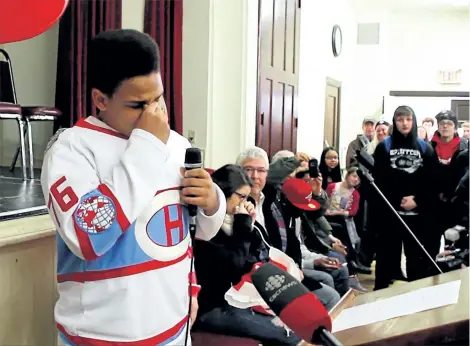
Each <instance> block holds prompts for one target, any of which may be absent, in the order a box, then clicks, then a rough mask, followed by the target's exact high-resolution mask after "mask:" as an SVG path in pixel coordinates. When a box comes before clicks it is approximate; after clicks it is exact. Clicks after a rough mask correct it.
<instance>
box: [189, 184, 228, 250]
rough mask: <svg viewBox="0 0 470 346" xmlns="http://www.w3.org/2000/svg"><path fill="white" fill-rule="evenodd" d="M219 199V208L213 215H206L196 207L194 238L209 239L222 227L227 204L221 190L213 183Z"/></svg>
mask: <svg viewBox="0 0 470 346" xmlns="http://www.w3.org/2000/svg"><path fill="white" fill-rule="evenodd" d="M214 187H215V189H216V191H217V198H218V200H219V209H218V210H217V211H216V213H215V214H214V215H211V216H207V215H206V214H204V211H203V210H202V209H201V208H198V212H197V215H196V226H197V227H196V238H198V239H201V240H206V241H207V240H211V239H212V238H213V237H214V236H215V235H216V234H217V232H218V231H219V229H220V227H222V223H223V222H224V217H225V213H226V211H227V205H226V200H225V196H224V194H223V192H222V190H221V189H220V188H219V187H218V186H217V185H216V184H214Z"/></svg>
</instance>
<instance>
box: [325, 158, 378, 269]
mask: <svg viewBox="0 0 470 346" xmlns="http://www.w3.org/2000/svg"><path fill="white" fill-rule="evenodd" d="M359 182H360V179H359V176H358V174H357V167H354V166H353V167H349V168H348V170H347V173H346V177H345V179H344V181H342V182H339V183H338V182H337V183H332V184H330V185H328V188H327V189H326V193H327V194H328V197H329V198H330V204H329V206H328V209H327V210H326V212H325V215H326V217H327V219H328V221H329V222H330V224H331V226H332V227H333V234H334V235H335V236H336V237H338V238H339V239H340V240H341V241H342V243H343V244H344V245H346V247H347V252H348V256H347V260H348V264H349V266H350V271H351V272H353V273H354V272H359V273H364V274H371V272H372V271H371V269H370V268H368V267H365V266H363V265H362V264H360V263H359V262H358V260H357V252H356V251H357V250H358V246H359V242H360V238H359V236H358V235H357V232H356V228H355V224H354V221H353V217H354V216H355V215H356V213H357V209H358V207H359V199H360V196H359V192H357V190H356V186H357V185H358V184H359Z"/></svg>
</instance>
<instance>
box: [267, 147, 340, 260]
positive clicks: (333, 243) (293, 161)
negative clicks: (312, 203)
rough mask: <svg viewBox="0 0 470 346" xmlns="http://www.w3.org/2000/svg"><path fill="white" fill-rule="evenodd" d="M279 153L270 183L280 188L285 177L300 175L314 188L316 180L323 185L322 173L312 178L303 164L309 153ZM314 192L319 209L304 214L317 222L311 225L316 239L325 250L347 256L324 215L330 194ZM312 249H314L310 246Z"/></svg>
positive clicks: (270, 173)
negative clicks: (280, 155)
mask: <svg viewBox="0 0 470 346" xmlns="http://www.w3.org/2000/svg"><path fill="white" fill-rule="evenodd" d="M279 153H283V156H284V157H279V155H278V154H279ZM279 153H276V154H275V155H274V157H273V158H276V160H275V161H273V162H272V163H271V164H270V165H269V174H268V177H267V182H268V184H270V185H272V186H275V187H276V188H277V189H280V188H281V186H282V183H283V182H284V180H285V179H287V178H289V177H294V176H298V177H299V178H301V179H303V180H304V181H306V182H308V183H312V189H313V190H315V186H316V185H317V184H316V183H315V182H319V183H320V185H323V184H322V182H323V178H322V176H321V175H320V176H319V177H318V178H317V179H314V180H311V179H310V175H309V173H308V168H307V166H304V165H302V162H305V161H309V160H310V157H309V156H308V155H307V154H304V153H297V154H294V153H292V152H289V151H287V150H283V151H280V152H279ZM312 192H313V196H312V198H313V199H314V200H316V201H317V202H318V203H319V204H320V208H319V209H318V210H313V211H309V212H304V213H303V214H304V215H305V217H306V218H308V219H309V220H310V221H311V222H313V223H315V227H314V226H313V225H312V226H311V228H312V229H311V230H312V231H313V232H314V233H315V234H314V236H315V238H317V239H316V240H315V241H318V242H319V243H320V244H319V246H320V247H321V248H322V250H324V247H325V246H326V247H327V248H329V249H332V250H334V251H337V252H339V253H340V254H342V255H344V256H346V251H345V247H344V245H343V244H342V243H341V241H340V240H339V239H337V238H335V237H334V236H333V234H332V233H331V232H332V228H331V226H330V224H329V223H328V221H327V220H326V219H325V217H324V213H325V210H326V209H327V207H328V196H327V195H326V192H325V191H324V190H323V189H321V191H319V192H318V193H315V192H314V191H312ZM302 222H304V220H302ZM302 227H304V226H302ZM306 227H307V226H306ZM310 250H312V249H311V248H310Z"/></svg>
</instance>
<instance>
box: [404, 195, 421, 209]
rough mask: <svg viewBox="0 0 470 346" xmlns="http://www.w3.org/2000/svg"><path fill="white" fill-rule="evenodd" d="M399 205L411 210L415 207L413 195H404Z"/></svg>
mask: <svg viewBox="0 0 470 346" xmlns="http://www.w3.org/2000/svg"><path fill="white" fill-rule="evenodd" d="M400 206H401V207H402V208H403V209H405V210H408V211H410V210H413V209H415V208H416V206H417V205H416V202H415V196H405V197H403V198H402V200H401V204H400Z"/></svg>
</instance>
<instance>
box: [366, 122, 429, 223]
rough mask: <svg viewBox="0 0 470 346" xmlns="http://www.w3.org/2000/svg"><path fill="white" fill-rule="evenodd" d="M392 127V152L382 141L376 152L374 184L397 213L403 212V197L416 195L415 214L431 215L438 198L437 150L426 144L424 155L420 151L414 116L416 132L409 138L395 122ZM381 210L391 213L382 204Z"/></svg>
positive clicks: (415, 129)
mask: <svg viewBox="0 0 470 346" xmlns="http://www.w3.org/2000/svg"><path fill="white" fill-rule="evenodd" d="M393 127H394V129H395V130H394V131H393V132H392V134H391V141H392V142H391V146H390V151H389V152H387V149H386V147H385V141H383V142H381V143H379V144H378V145H377V148H376V149H375V152H374V161H375V162H374V168H373V170H372V173H373V177H374V178H375V182H376V184H377V186H378V187H379V188H380V189H381V191H382V192H383V194H384V195H385V196H386V197H387V199H388V200H389V202H390V203H391V204H392V206H393V207H394V208H395V209H396V210H397V211H400V210H403V209H402V208H401V207H400V204H401V200H402V198H403V197H405V196H415V202H416V204H417V208H416V210H415V211H416V212H418V213H420V214H422V213H430V212H431V211H432V209H433V207H434V206H435V204H436V201H437V199H438V194H437V191H436V189H435V185H436V184H435V180H434V172H435V168H436V163H437V158H436V155H435V153H434V150H433V148H432V146H431V145H430V144H429V143H426V150H425V151H424V152H423V150H422V149H421V146H420V144H419V142H418V139H417V138H418V129H417V125H416V116H415V115H413V129H412V131H411V132H410V133H409V134H408V135H407V136H404V135H403V134H401V133H400V132H399V131H398V130H397V126H396V123H395V119H394V120H393ZM381 205H382V204H381ZM381 209H383V210H388V207H387V206H385V205H383V208H381Z"/></svg>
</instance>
